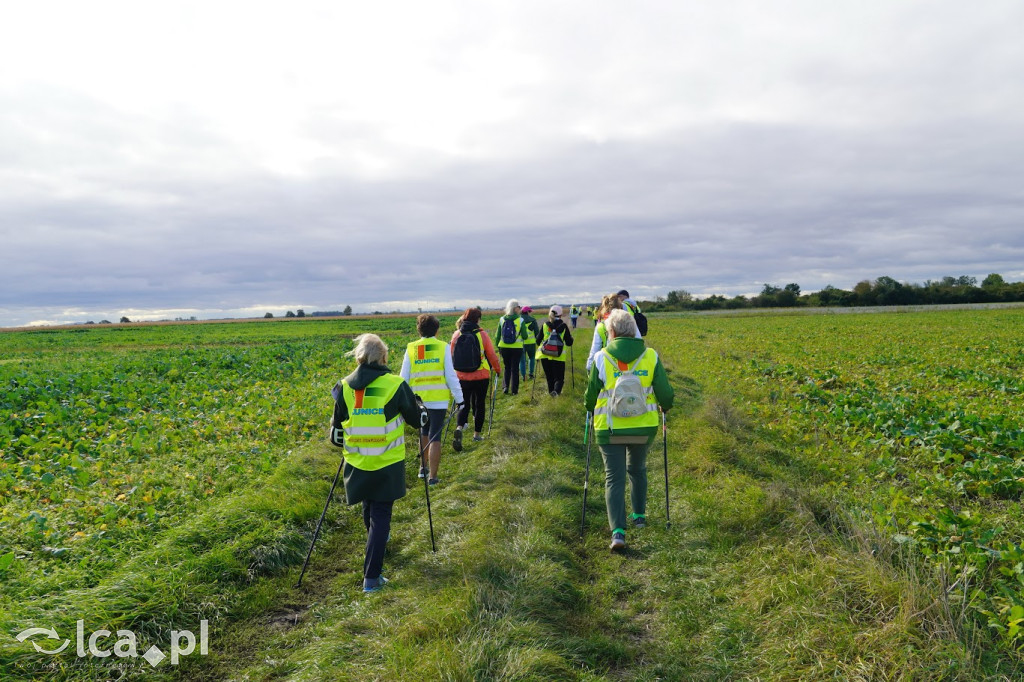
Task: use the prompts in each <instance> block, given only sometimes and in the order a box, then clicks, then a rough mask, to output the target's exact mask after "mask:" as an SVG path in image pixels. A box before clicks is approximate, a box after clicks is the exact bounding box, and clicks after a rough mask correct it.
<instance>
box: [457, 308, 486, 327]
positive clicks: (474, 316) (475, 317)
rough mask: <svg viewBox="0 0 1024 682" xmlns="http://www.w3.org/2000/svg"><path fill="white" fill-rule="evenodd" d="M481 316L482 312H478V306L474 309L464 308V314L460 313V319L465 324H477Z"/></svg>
mask: <svg viewBox="0 0 1024 682" xmlns="http://www.w3.org/2000/svg"><path fill="white" fill-rule="evenodd" d="M483 314H484V311H482V310H480V306H476V307H475V308H466V312H464V313H462V319H463V321H465V322H473V323H477V322H479V321H480V318H481V317H482V316H483Z"/></svg>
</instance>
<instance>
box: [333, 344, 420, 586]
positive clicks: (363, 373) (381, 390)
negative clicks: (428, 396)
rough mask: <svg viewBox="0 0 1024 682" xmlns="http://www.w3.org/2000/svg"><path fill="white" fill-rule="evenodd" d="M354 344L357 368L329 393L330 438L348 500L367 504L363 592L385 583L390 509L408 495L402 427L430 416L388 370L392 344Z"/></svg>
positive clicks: (417, 423) (364, 523)
mask: <svg viewBox="0 0 1024 682" xmlns="http://www.w3.org/2000/svg"><path fill="white" fill-rule="evenodd" d="M355 342H356V345H355V348H354V349H353V350H352V351H351V352H349V353H348V355H349V356H351V357H354V358H355V360H356V369H355V371H354V372H352V373H351V374H350V375H348V376H347V377H345V378H344V379H342V380H341V381H339V382H338V383H337V384H335V386H334V388H333V389H332V391H331V394H332V395H333V396H334V416H333V417H332V419H331V434H330V438H331V443H333V444H334V445H337V446H339V447H340V448H342V454H343V456H344V458H345V463H344V482H345V498H346V499H347V500H348V503H349V504H356V503H362V505H363V525H364V526H365V527H366V556H365V558H364V560H363V592H377V591H378V590H380V589H381V588H382V587H383V586H384V585H385V583H387V580H386V579H385V578H384V577H383V576H382V575H381V569H382V568H383V565H384V549H385V547H386V546H387V542H388V537H389V536H390V533H391V512H392V509H393V507H394V503H395V500H398V499H401V498H402V497H405V461H404V460H405V429H404V426H405V425H406V424H408V425H410V426H414V427H417V428H422V427H423V426H424V425H426V424H427V423H428V419H429V418H428V416H427V411H426V408H421V407H420V406H419V405H418V404H417V402H416V396H415V395H414V394H413V392H412V389H411V388H409V384H407V383H406V382H405V381H404V380H403V379H402V378H401V377H399V376H397V375H395V374H392V373H391V370H389V369H388V367H387V363H388V347H387V346H386V345H385V344H384V342H383V341H382V340H381V338H380V337H379V336H377V335H376V334H362V335H360V336H359V337H357V338H356V340H355Z"/></svg>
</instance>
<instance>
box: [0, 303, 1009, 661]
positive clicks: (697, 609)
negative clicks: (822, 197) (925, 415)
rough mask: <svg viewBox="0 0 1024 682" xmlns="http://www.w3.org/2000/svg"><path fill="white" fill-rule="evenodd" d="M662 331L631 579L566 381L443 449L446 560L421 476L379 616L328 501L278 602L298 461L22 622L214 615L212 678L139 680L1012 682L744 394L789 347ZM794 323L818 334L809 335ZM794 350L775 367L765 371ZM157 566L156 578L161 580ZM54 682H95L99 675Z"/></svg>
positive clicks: (303, 468) (333, 461)
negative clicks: (431, 531) (666, 503)
mask: <svg viewBox="0 0 1024 682" xmlns="http://www.w3.org/2000/svg"><path fill="white" fill-rule="evenodd" d="M882 317H885V316H872V318H882ZM901 317H902V318H903V319H901V320H900V324H906V325H911V326H912V319H908V318H907V317H906V316H901ZM661 320H664V322H663V323H662V324H659V322H661ZM927 321H928V324H929V326H933V325H938V326H939V327H940V328H941V324H939V322H936V320H934V319H933V318H928V320H927ZM652 322H653V324H652V335H651V337H650V339H649V340H650V342H651V343H652V345H654V346H655V347H657V348H658V349H659V351H660V352H661V353H662V355H663V357H664V359H665V361H666V363H667V365H668V366H669V367H670V369H671V370H672V373H671V379H672V382H673V385H674V386H675V388H676V391H677V397H678V398H679V399H680V400H679V401H678V402H679V406H678V408H677V409H676V410H674V411H673V412H672V414H671V416H670V421H669V425H670V443H669V445H670V473H671V493H672V514H673V528H672V529H671V530H665V529H664V524H663V518H662V517H663V514H664V512H663V505H662V501H661V497H660V496H661V495H663V488H662V478H661V468H660V467H661V465H660V450H659V448H658V447H656V448H653V449H652V458H651V461H650V468H651V476H650V480H651V496H650V508H649V515H650V519H651V521H652V523H651V525H650V526H649V527H648V528H647V529H646V530H644V531H642V532H633V533H630V537H629V542H630V551H629V552H627V553H626V554H624V555H623V556H615V555H611V554H610V553H609V552H608V551H607V539H608V538H607V536H608V531H607V526H606V521H605V514H604V504H603V499H602V496H601V489H602V487H601V474H600V471H601V468H600V457H599V455H598V454H597V452H596V449H595V451H594V453H593V457H594V459H593V462H592V465H593V469H592V472H591V495H590V504H589V505H588V515H587V516H588V523H587V536H586V538H585V541H584V542H580V540H579V537H578V531H579V513H580V507H579V504H580V499H581V494H582V475H583V453H584V450H583V448H582V443H581V436H582V429H583V412H582V406H581V405H582V400H581V394H582V383H583V382H582V381H581V380H580V376H579V375H577V391H576V395H575V396H569V395H566V396H563V398H561V399H558V400H554V399H551V398H550V397H548V396H544V395H543V394H542V392H538V398H537V401H536V403H531V402H530V400H529V397H528V396H529V394H528V392H527V391H523V393H522V394H521V395H520V396H519V398H518V399H511V398H504V399H501V398H500V397H499V398H500V399H499V403H498V404H499V408H498V409H499V415H498V419H496V422H495V431H494V433H493V435H492V437H491V438H490V439H489V440H488V441H486V442H485V443H482V444H478V445H475V446H474V447H471V448H470V449H468V450H467V452H464V453H462V454H459V455H456V454H453V453H451V452H450V449H448V448H446V455H445V460H444V462H443V464H442V478H443V479H444V482H443V484H442V486H441V487H440V488H438V489H435V491H432V492H433V494H432V503H433V510H434V520H435V529H436V532H437V536H438V546H439V551H438V553H437V554H436V555H435V554H433V553H431V552H430V545H429V538H428V529H427V523H426V508H425V505H424V503H423V492H422V484H421V482H420V481H418V480H417V479H415V475H414V468H413V466H412V465H410V467H409V484H410V490H409V495H408V496H407V498H406V499H404V500H403V501H401V502H399V503H398V505H397V506H396V517H395V526H394V537H393V542H392V546H391V548H390V553H389V556H388V558H387V560H386V563H385V570H386V572H387V573H386V574H387V575H388V576H389V577H390V578H392V579H393V584H392V585H390V586H389V587H388V588H387V589H386V590H385V591H384V592H383V593H381V594H379V595H373V596H369V597H365V596H363V595H362V593H361V592H360V591H359V578H360V570H361V564H362V551H363V542H364V538H365V535H364V531H363V529H362V524H361V520H360V519H359V516H358V512H357V511H356V509H354V508H348V507H344V506H343V505H342V504H340V503H336V504H335V505H334V506H333V507H332V511H331V513H330V515H329V518H328V523H329V532H328V534H327V535H326V536H325V537H323V538H321V542H322V544H321V545H320V546H319V548H318V550H317V552H316V553H315V554H314V557H313V565H312V568H311V572H310V574H308V575H307V577H306V580H305V582H304V585H303V588H302V589H301V590H295V589H294V588H293V587H292V586H293V585H294V581H295V578H296V577H297V574H298V566H299V564H300V563H301V559H302V556H303V554H304V550H305V543H306V542H308V538H309V534H310V533H311V530H312V524H313V523H315V519H316V516H317V515H318V514H319V510H320V506H321V505H322V502H323V498H324V496H325V495H326V492H327V488H328V486H329V484H330V479H331V477H332V476H333V474H334V471H335V468H336V465H337V451H336V450H335V449H334V448H331V447H330V446H328V445H324V444H321V443H319V442H316V441H311V442H309V443H305V444H297V445H296V446H295V447H294V448H293V451H292V454H291V455H290V456H289V457H286V458H284V459H283V460H282V462H281V464H280V465H279V466H278V468H277V470H276V471H275V472H274V474H273V476H272V477H270V478H267V479H264V480H262V481H261V483H260V485H259V486H258V487H256V488H254V489H253V490H251V491H242V492H240V493H236V494H235V495H232V496H230V497H225V498H224V499H222V500H219V501H215V502H214V504H213V505H212V507H211V509H210V512H209V516H206V517H202V518H200V519H198V520H196V521H195V523H194V525H190V526H188V527H186V528H185V529H183V530H182V531H181V533H180V534H179V535H175V536H169V538H168V539H165V540H164V542H163V543H161V544H160V545H159V546H158V547H157V548H155V549H153V550H151V551H150V552H149V553H143V554H140V555H139V556H138V557H137V559H136V560H135V562H134V563H132V564H129V566H128V567H127V568H126V569H125V571H123V572H121V573H118V574H115V575H114V576H112V578H111V580H110V581H109V582H108V583H106V584H105V586H101V588H95V589H93V590H91V591H86V592H83V593H80V594H77V595H74V596H73V597H71V598H68V599H66V600H62V601H60V602H56V601H49V602H39V603H38V604H36V605H35V609H36V610H35V611H32V613H35V614H38V615H40V616H44V615H47V616H48V615H52V614H53V613H54V609H56V608H59V609H60V611H61V612H63V613H64V614H65V615H64V621H63V622H65V623H66V622H68V621H69V620H73V619H72V616H74V615H75V614H83V615H85V616H87V617H90V618H93V619H94V620H96V621H97V622H96V623H95V624H94V625H92V626H91V627H99V625H101V624H102V623H105V622H109V621H102V622H99V621H100V620H101V619H102V618H104V617H109V618H117V617H120V618H123V619H124V618H130V619H132V620H133V621H134V622H136V623H138V624H140V625H143V626H145V627H148V628H149V629H150V630H151V631H152V632H153V633H154V636H159V633H160V632H162V631H165V628H166V626H167V624H168V623H169V622H171V621H172V620H174V621H175V622H178V623H180V624H183V625H185V626H193V625H194V622H195V619H197V618H199V617H200V616H204V617H206V616H209V617H211V619H212V622H211V635H212V639H211V646H210V655H209V656H208V657H205V658H200V657H198V656H194V657H190V658H186V659H184V660H183V663H182V665H181V667H180V668H179V669H176V670H175V669H170V668H166V667H163V668H161V669H159V670H156V671H149V670H146V669H143V668H139V669H138V670H137V671H135V673H136V674H135V676H137V677H138V678H140V679H209V680H214V679H258V680H263V679H268V680H269V679H289V680H290V679H311V680H312V679H351V680H374V679H380V680H385V679H398V678H400V679H412V680H418V679H422V680H435V679H448V680H478V679H480V680H486V679H501V680H517V679H522V680H533V679H551V680H563V679H568V680H634V679H639V680H653V679H669V680H671V679H681V680H686V679H706V680H719V679H776V680H792V679H865V680H868V679H872V680H873V679H962V680H975V679H1016V678H1017V677H1018V673H1019V668H1018V667H1017V660H1016V658H1015V656H1014V655H1013V654H1012V653H1010V652H1007V651H1006V650H1005V649H1003V648H1002V647H1001V646H1000V644H999V642H998V639H997V638H994V637H993V636H992V635H990V634H989V633H988V632H986V630H985V628H984V623H983V622H979V621H978V620H977V619H976V618H975V617H973V616H972V615H971V614H970V613H969V612H968V611H966V610H964V609H963V608H962V607H961V606H959V605H958V604H957V603H955V601H954V600H952V599H951V598H950V594H951V592H950V590H949V589H948V588H949V587H951V585H952V584H953V583H954V581H955V580H956V576H955V575H954V574H946V578H945V580H946V582H945V583H944V582H943V580H944V578H943V574H942V572H941V570H939V569H937V568H936V565H935V564H934V562H931V560H929V559H927V558H926V557H924V555H922V554H921V553H920V552H919V551H917V550H916V549H915V548H914V547H913V546H910V545H907V544H906V543H904V544H901V543H898V542H895V541H894V540H893V533H891V532H887V531H886V530H885V529H880V528H879V527H878V526H877V525H874V524H872V523H868V522H867V521H866V520H865V518H864V517H863V516H862V515H860V513H859V512H860V510H861V509H862V506H861V505H859V504H858V502H869V501H871V500H877V499H878V498H877V495H878V494H880V493H879V490H881V491H883V492H884V491H885V490H886V489H887V484H886V481H884V480H883V481H881V483H879V482H878V481H877V480H875V482H874V483H872V480H873V479H872V478H871V477H861V478H859V479H857V486H858V487H857V488H856V490H855V491H853V492H854V494H848V493H847V494H844V492H843V490H844V488H843V486H842V485H838V484H837V479H838V480H839V481H842V480H844V479H843V476H844V475H846V474H848V473H850V472H851V471H854V470H855V469H856V467H857V466H858V465H859V460H855V461H852V462H851V463H850V464H849V465H848V466H847V467H845V468H844V467H839V468H838V469H837V468H836V466H835V465H836V461H838V460H835V459H834V458H829V459H823V457H822V456H821V448H823V447H826V446H828V444H829V443H832V444H833V445H832V446H833V447H836V448H841V447H842V441H841V440H840V439H839V434H837V433H831V432H828V431H826V430H824V429H821V430H820V431H819V433H817V434H816V438H817V440H818V442H817V443H815V433H814V430H813V429H810V430H808V429H806V428H803V427H802V426H801V423H800V422H799V421H798V417H799V415H800V414H801V413H800V412H799V409H797V408H798V406H799V401H800V400H803V398H801V397H799V396H797V395H796V393H798V392H800V393H802V391H800V390H797V391H793V392H792V394H791V393H789V392H787V390H786V387H785V386H784V385H780V384H779V383H778V382H776V381H775V380H774V379H772V378H771V377H769V378H768V379H769V380H767V381H766V380H765V379H764V377H765V375H763V374H761V373H759V372H757V371H751V368H752V365H751V364H750V359H751V358H752V357H753V358H755V359H758V360H759V361H763V360H764V359H765V355H766V354H768V351H766V350H765V349H763V348H761V349H758V348H757V347H756V346H755V345H753V344H754V339H755V338H758V337H759V338H761V339H762V340H763V339H766V338H767V339H777V338H779V337H780V331H779V330H778V329H775V328H774V327H772V326H770V325H771V324H772V323H770V322H769V323H767V324H769V326H768V327H765V326H763V325H765V324H766V323H765V322H762V321H758V322H756V323H755V322H753V321H751V320H747V319H742V318H737V319H724V320H723V319H718V320H713V321H712V320H700V319H690V318H683V319H677V320H670V319H665V318H655V319H654V320H652ZM940 322H941V321H940ZM814 324H817V323H814ZM873 324H877V322H874V323H873ZM785 326H786V327H787V328H793V329H796V330H797V333H798V334H803V335H805V336H806V335H807V334H808V331H807V329H808V327H802V328H801V320H800V319H799V318H794V319H793V320H789V321H788V322H787V323H786V325H785ZM812 328H813V325H812ZM876 329H877V328H876ZM801 330H802V331H801ZM936 333H941V332H940V331H937V332H936ZM587 335H588V334H587V333H583V334H581V336H582V337H584V338H581V340H580V343H581V344H583V347H585V341H586V339H585V337H586V336H587ZM783 347H784V346H779V345H772V346H771V347H770V351H771V352H773V353H774V354H775V357H774V358H772V359H774V360H775V361H776V364H779V362H778V361H779V359H780V357H783V356H782V351H781V350H780V349H781V348H783ZM844 352H848V353H850V356H851V357H854V358H856V357H858V356H857V354H856V352H855V351H852V350H848V348H844ZM581 355H582V353H580V354H577V355H576V360H577V363H578V365H579V366H580V367H582V358H581ZM816 357H817V358H819V360H820V358H821V357H824V356H823V353H822V351H821V350H819V352H818V353H817V354H816ZM328 407H329V406H325V414H326V410H327V408H328ZM787 420H792V421H787ZM811 423H812V424H813V422H811ZM658 446H660V442H659V443H658ZM876 474H877V472H872V475H876ZM852 485H853V484H852V482H847V483H846V488H847V489H849V488H851V487H852ZM229 538H233V539H234V542H233V543H232V544H227V543H228V540H229ZM220 543H224V546H220ZM157 567H161V570H163V571H164V572H165V573H166V574H167V575H169V576H170V577H162V578H160V579H158V580H152V579H150V577H149V575H157V574H158V573H159V572H158V571H156V570H153V572H152V573H151V574H149V575H147V574H146V570H147V569H156V568H157ZM253 567H256V568H257V570H256V571H255V572H253V571H252V568H253ZM125 585H127V586H129V587H132V589H130V590H128V591H127V592H124V591H123V590H122V589H121V588H123V587H124V586H125ZM172 586H173V587H172ZM115 587H116V588H117V591H119V594H120V597H119V599H118V600H114V597H113V592H114V591H115ZM168 588H172V589H171V594H170V595H168V596H167V597H163V591H164V590H167V589H168ZM954 589H955V588H954ZM156 595H161V598H160V599H157V598H156ZM90 600H91V601H90ZM147 604H148V606H146V605H147ZM25 613H28V611H26V610H22V611H21V612H20V614H21V615H24V614H25ZM169 613H170V614H171V616H170V617H169V616H168V614H169ZM104 614H106V615H104ZM118 614H121V615H120V616H118ZM18 622H19V623H20V622H21V621H18ZM147 624H148V625H147ZM15 627H16V625H15V623H14V622H12V621H7V625H6V629H7V630H8V631H9V632H15V631H16V629H12V628H15ZM9 650H10V649H0V656H2V655H4V654H5V653H6V652H7V651H9ZM28 658H29V657H26V656H21V657H20V658H19V659H17V660H15V659H10V658H8V659H6V662H5V659H3V658H0V666H2V665H8V667H7V668H3V667H0V670H2V671H3V672H4V673H5V674H9V675H10V676H11V677H12V678H16V677H17V676H18V671H19V670H22V669H21V668H18V667H17V666H18V665H20V664H24V663H26V661H27V659H28ZM34 677H37V676H33V678H34ZM52 677H54V678H55V679H87V678H92V679H104V668H103V666H101V665H94V666H93V667H91V668H85V669H82V668H73V669H72V668H69V669H68V670H65V671H58V672H56V673H54V675H53V676H52Z"/></svg>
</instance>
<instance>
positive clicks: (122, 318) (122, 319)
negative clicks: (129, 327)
mask: <svg viewBox="0 0 1024 682" xmlns="http://www.w3.org/2000/svg"><path fill="white" fill-rule="evenodd" d="M120 322H121V324H128V323H129V322H131V320H129V319H128V318H127V317H125V316H124V315H122V316H121V320H120Z"/></svg>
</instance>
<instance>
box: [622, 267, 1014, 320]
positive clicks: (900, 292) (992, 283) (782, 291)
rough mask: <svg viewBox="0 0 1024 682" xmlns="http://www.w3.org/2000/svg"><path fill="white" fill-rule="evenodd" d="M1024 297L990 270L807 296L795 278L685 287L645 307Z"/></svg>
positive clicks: (863, 284) (868, 283)
mask: <svg viewBox="0 0 1024 682" xmlns="http://www.w3.org/2000/svg"><path fill="white" fill-rule="evenodd" d="M1014 301H1024V282H1006V281H1005V280H1004V279H1003V277H1002V276H1001V275H998V274H995V273H993V274H990V275H989V276H988V277H986V278H985V279H984V280H982V282H981V284H980V285H979V284H978V280H977V278H976V277H969V276H967V275H964V276H961V277H943V278H942V279H941V280H934V281H933V280H927V281H925V282H924V283H923V284H916V283H910V282H899V281H897V280H895V279H893V278H892V277H879V278H878V279H876V280H862V281H860V282H858V283H857V285H856V286H854V287H853V289H851V290H847V289H838V288H836V287H834V286H832V285H831V284H830V285H828V286H826V287H825V288H824V289H822V290H821V291H816V292H814V293H812V294H803V293H801V291H800V285H799V284H797V283H795V282H792V283H790V284H786V285H785V286H782V287H778V286H775V285H772V284H765V285H764V288H763V289H762V290H761V293H760V294H758V295H757V296H752V297H749V298H748V297H747V296H733V297H732V298H727V297H725V296H722V295H719V294H714V295H712V296H707V297H704V298H697V297H695V296H693V295H692V294H691V293H690V292H688V291H685V290H683V289H679V290H676V291H670V292H668V294H666V295H665V296H659V297H658V298H656V299H655V300H653V301H642V302H641V307H642V308H643V309H644V310H645V311H651V312H657V311H664V310H733V309H741V308H796V307H805V306H806V307H853V306H889V305H936V304H943V303H1006V302H1014Z"/></svg>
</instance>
